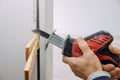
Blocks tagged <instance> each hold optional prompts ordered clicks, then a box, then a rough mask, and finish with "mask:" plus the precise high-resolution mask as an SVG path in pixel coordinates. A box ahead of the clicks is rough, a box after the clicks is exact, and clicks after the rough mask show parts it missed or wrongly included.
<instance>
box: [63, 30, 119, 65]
mask: <svg viewBox="0 0 120 80" xmlns="http://www.w3.org/2000/svg"><path fill="white" fill-rule="evenodd" d="M84 39H85V40H86V42H87V44H88V46H89V47H90V49H91V50H92V51H93V52H94V53H95V54H96V55H97V57H98V58H99V59H100V61H101V63H102V64H113V65H114V66H116V67H120V66H119V61H120V59H119V57H118V56H116V55H114V54H113V53H111V52H110V51H109V49H108V46H109V45H110V44H111V42H112V41H113V37H112V35H111V34H110V33H108V32H106V31H99V32H97V33H94V34H91V35H90V36H88V37H86V38H84ZM63 55H66V56H69V57H72V56H73V57H79V56H82V55H83V53H82V51H81V50H80V48H79V46H78V44H77V41H76V39H73V38H68V39H67V41H66V45H65V48H64V50H63Z"/></svg>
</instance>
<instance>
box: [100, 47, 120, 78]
mask: <svg viewBox="0 0 120 80" xmlns="http://www.w3.org/2000/svg"><path fill="white" fill-rule="evenodd" d="M109 50H110V51H111V52H112V53H113V54H115V55H117V56H119V57H120V48H119V47H118V46H115V45H114V46H113V45H110V46H109ZM102 68H103V70H104V71H107V72H109V73H110V75H111V78H112V80H115V79H119V78H120V68H118V67H114V65H112V64H107V65H102Z"/></svg>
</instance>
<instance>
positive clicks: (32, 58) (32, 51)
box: [24, 36, 39, 80]
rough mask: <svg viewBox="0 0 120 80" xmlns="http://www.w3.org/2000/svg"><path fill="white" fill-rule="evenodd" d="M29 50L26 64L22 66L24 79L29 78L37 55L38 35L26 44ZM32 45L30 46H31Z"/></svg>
mask: <svg viewBox="0 0 120 80" xmlns="http://www.w3.org/2000/svg"><path fill="white" fill-rule="evenodd" d="M27 46H28V47H27V48H28V50H30V51H29V57H28V56H27V57H28V58H27V62H26V65H25V67H24V77H25V80H31V76H32V71H33V67H34V64H35V60H36V57H37V49H38V48H39V36H35V37H34V38H33V39H32V40H31V41H30V43H28V45H27ZM31 46H32V47H31Z"/></svg>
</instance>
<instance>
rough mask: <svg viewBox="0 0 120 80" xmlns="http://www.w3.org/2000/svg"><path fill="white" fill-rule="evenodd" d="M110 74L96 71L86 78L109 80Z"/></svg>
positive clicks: (90, 79)
mask: <svg viewBox="0 0 120 80" xmlns="http://www.w3.org/2000/svg"><path fill="white" fill-rule="evenodd" d="M110 78H111V77H110V74H109V73H108V72H106V71H96V72H94V73H92V74H90V75H89V76H88V79H87V80H111V79H110Z"/></svg>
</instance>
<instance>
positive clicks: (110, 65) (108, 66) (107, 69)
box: [102, 64, 115, 72]
mask: <svg viewBox="0 0 120 80" xmlns="http://www.w3.org/2000/svg"><path fill="white" fill-rule="evenodd" d="M102 68H103V70H104V71H107V72H110V71H112V70H114V68H115V67H114V65H113V64H106V65H102Z"/></svg>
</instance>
